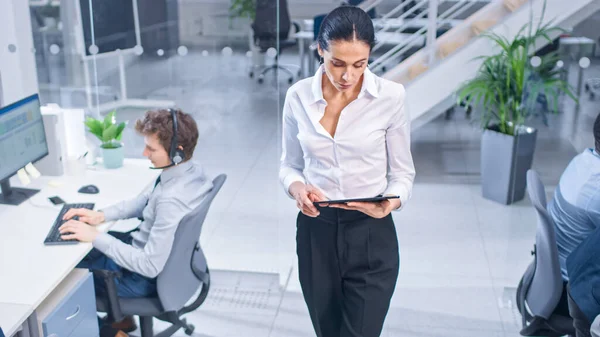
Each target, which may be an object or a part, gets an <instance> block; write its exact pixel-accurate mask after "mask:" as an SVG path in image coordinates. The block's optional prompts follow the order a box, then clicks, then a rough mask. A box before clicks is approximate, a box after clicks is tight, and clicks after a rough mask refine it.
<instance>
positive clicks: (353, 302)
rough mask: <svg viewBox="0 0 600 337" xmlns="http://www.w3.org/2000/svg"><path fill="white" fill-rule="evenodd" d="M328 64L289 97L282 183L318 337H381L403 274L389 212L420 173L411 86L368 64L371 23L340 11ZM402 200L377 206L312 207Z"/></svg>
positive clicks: (325, 38)
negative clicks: (408, 107)
mask: <svg viewBox="0 0 600 337" xmlns="http://www.w3.org/2000/svg"><path fill="white" fill-rule="evenodd" d="M317 43H318V52H319V55H320V56H321V57H322V65H321V67H320V68H319V70H318V71H317V73H316V74H315V76H314V77H312V78H307V79H304V80H302V81H299V82H298V83H296V84H295V85H294V86H292V87H291V88H290V89H289V91H288V92H287V96H286V99H285V104H284V110H283V154H282V159H281V167H280V180H281V182H282V184H283V185H284V188H285V191H286V192H287V193H288V194H289V195H290V197H292V198H294V199H296V203H297V206H298V208H299V209H300V211H301V212H300V213H299V214H298V219H297V237H296V240H297V254H298V264H299V278H300V283H301V286H302V292H303V294H304V299H305V301H306V304H307V306H308V309H309V312H310V317H311V320H312V323H313V327H314V329H315V332H316V333H317V336H319V337H358V336H361V337H363V336H364V337H367V336H368V337H375V336H379V335H380V333H381V329H382V327H383V322H384V320H385V316H386V315H387V312H388V308H389V304H390V300H391V297H392V294H393V292H394V287H395V285H396V279H397V277H398V270H399V253H398V239H397V236H396V229H395V227H394V221H393V219H392V216H391V214H390V213H391V211H393V210H397V209H400V208H401V207H403V206H404V205H405V204H406V202H407V201H408V199H409V198H410V195H411V190H412V185H413V179H414V176H415V169H414V165H413V161H412V156H411V153H410V118H409V116H408V115H407V114H406V113H405V111H404V94H405V91H404V88H403V86H402V85H401V84H398V83H395V82H391V81H388V80H385V79H382V78H380V77H378V76H376V75H374V74H373V73H372V72H371V71H369V69H368V67H367V63H368V59H369V56H370V53H371V49H372V48H373V45H374V44H375V33H374V29H373V23H372V21H371V19H370V18H369V16H368V15H367V14H366V13H365V12H364V11H363V10H361V9H359V8H357V7H352V6H343V7H339V8H337V9H335V10H333V11H332V12H331V13H329V15H328V16H327V17H325V19H324V20H323V23H322V25H321V29H320V32H319V35H318V38H317ZM378 195H394V196H399V198H398V199H390V200H386V201H383V202H379V203H374V202H352V203H346V204H341V205H333V204H329V205H328V206H326V207H316V206H315V205H314V204H313V202H315V201H323V200H333V199H348V198H363V197H374V196H378Z"/></svg>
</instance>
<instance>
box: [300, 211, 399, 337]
mask: <svg viewBox="0 0 600 337" xmlns="http://www.w3.org/2000/svg"><path fill="white" fill-rule="evenodd" d="M319 210H320V212H321V214H320V215H319V217H317V218H311V217H308V216H306V215H304V214H302V213H299V215H298V219H297V234H296V243H297V254H298V268H299V270H298V273H299V277H300V285H301V287H302V293H303V295H304V300H305V301H306V304H307V306H308V311H309V313H310V318H311V320H312V323H313V327H314V329H315V332H316V334H317V336H318V337H359V336H360V337H377V336H379V335H380V334H381V330H382V328H383V322H384V320H385V317H386V315H387V312H388V309H389V305H390V300H391V298H392V295H393V293H394V288H395V286H396V280H397V278H398V269H399V264H400V262H399V261H400V258H399V252H398V239H397V236H396V228H395V226H394V221H393V219H392V216H391V215H388V216H387V217H385V218H383V219H374V218H371V217H369V216H367V215H365V214H363V213H361V212H357V211H347V210H342V209H335V208H327V207H324V208H320V209H319Z"/></svg>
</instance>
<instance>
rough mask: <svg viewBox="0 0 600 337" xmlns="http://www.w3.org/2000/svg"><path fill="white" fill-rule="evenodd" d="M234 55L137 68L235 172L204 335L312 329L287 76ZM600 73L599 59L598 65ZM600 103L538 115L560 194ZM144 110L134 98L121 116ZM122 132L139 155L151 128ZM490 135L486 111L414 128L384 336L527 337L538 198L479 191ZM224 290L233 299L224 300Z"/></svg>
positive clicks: (203, 315) (222, 217)
mask: <svg viewBox="0 0 600 337" xmlns="http://www.w3.org/2000/svg"><path fill="white" fill-rule="evenodd" d="M233 60H234V62H225V63H224V62H223V61H217V60H215V59H214V58H211V56H208V57H204V56H201V54H200V53H194V52H190V54H189V55H188V56H187V58H186V59H185V61H182V60H179V61H178V62H179V63H177V62H169V63H166V62H158V61H148V62H146V63H143V64H137V65H134V66H132V67H131V68H130V69H129V70H128V79H129V80H130V86H129V91H130V93H131V94H132V95H133V96H135V97H150V98H168V99H172V100H175V101H176V102H177V104H178V105H179V106H180V107H182V108H183V110H185V111H187V112H190V113H192V114H193V115H194V117H195V118H196V120H197V121H198V125H199V128H200V140H199V143H198V147H197V151H196V154H195V158H196V160H197V161H198V162H200V163H202V164H203V165H204V167H205V168H206V170H207V172H208V173H209V174H210V175H211V176H214V175H215V174H218V173H226V174H228V180H227V182H226V184H225V186H224V187H223V189H222V192H221V193H220V195H219V196H217V198H216V200H215V202H214V204H213V207H212V209H211V212H210V214H209V216H208V217H207V219H206V222H205V228H204V230H203V234H202V240H201V241H202V246H203V248H204V250H205V252H206V255H207V257H208V260H209V263H210V265H211V268H212V269H213V270H215V275H217V276H215V278H214V280H213V285H214V287H215V288H214V289H213V291H212V292H211V294H210V296H209V300H208V302H207V305H206V306H204V307H201V308H200V309H199V310H197V311H196V312H194V313H191V314H189V315H188V320H189V321H191V322H192V323H193V324H195V326H196V333H195V336H211V337H217V336H220V337H233V336H252V337H263V336H264V337H267V336H270V337H296V336H297V337H308V336H314V334H313V332H312V327H311V324H310V319H309V317H308V312H307V310H306V307H305V305H304V302H303V299H302V294H301V292H300V285H299V283H298V276H297V267H296V262H295V224H294V222H295V214H296V212H297V211H296V209H295V207H294V203H293V202H292V201H291V200H290V199H288V198H287V197H286V196H285V195H284V193H283V191H282V189H281V187H280V186H279V183H278V178H277V171H278V160H279V150H280V124H281V123H280V113H281V112H280V109H279V106H280V105H281V104H282V100H283V97H284V96H283V95H284V94H285V89H286V88H287V85H286V82H285V79H282V80H281V81H280V82H279V84H277V82H276V81H274V80H273V79H271V78H269V79H268V80H267V82H266V83H265V84H262V85H259V84H257V83H256V82H255V81H253V80H251V79H249V78H248V77H247V74H246V73H245V68H244V67H245V63H244V62H245V61H246V60H245V58H244V56H235V55H234V56H233ZM293 61H294V60H290V62H293ZM599 73H600V67H598V66H594V67H593V68H592V69H590V70H589V72H588V73H586V76H597V75H598V74H599ZM111 83H113V84H114V79H109V80H108V81H107V82H106V83H103V84H106V85H113V84H111ZM278 86H279V88H278ZM599 110H600V109H598V108H597V105H596V104H595V103H593V102H589V101H588V100H587V98H585V99H583V101H582V102H581V107H580V111H579V113H578V114H575V113H574V106H573V105H565V106H564V107H563V109H562V113H561V114H560V115H558V116H553V117H552V118H551V119H550V126H549V127H546V126H543V125H541V123H539V122H538V121H534V122H532V125H534V126H537V127H539V135H538V142H537V149H536V153H535V159H534V164H533V166H534V169H536V170H537V171H538V172H539V173H540V175H541V177H542V179H543V181H544V183H545V184H546V187H547V191H548V193H551V192H552V191H553V188H554V186H555V185H556V183H557V182H558V179H559V177H560V174H561V172H562V170H563V169H564V168H565V167H566V165H567V163H568V162H569V160H570V159H571V158H572V157H573V156H574V155H575V154H576V153H577V152H578V151H580V150H581V149H582V148H583V147H584V146H588V145H590V144H591V141H590V139H591V130H590V125H591V124H590V120H593V118H595V116H596V115H597V113H598V111H599ZM141 114H142V111H141V110H132V109H122V110H120V111H119V112H118V118H119V119H128V120H131V121H133V120H134V119H136V118H139V117H140V116H141ZM573 120H575V121H573ZM132 124H133V123H130V125H132ZM124 139H125V142H126V146H127V152H128V155H130V156H139V155H140V153H141V149H142V148H141V142H142V140H141V138H139V137H138V136H136V135H134V134H133V132H132V131H131V130H128V131H127V133H126V135H125V137H124ZM479 140H480V131H479V128H478V125H477V121H470V120H467V119H465V117H464V115H463V114H462V113H461V111H457V113H456V114H455V115H454V116H453V118H452V119H450V120H445V119H444V118H443V116H441V117H440V118H437V119H435V120H434V121H432V122H431V123H428V124H427V125H425V126H423V127H422V128H420V129H418V130H416V131H414V132H413V143H412V151H413V156H414V160H415V166H416V168H417V178H416V181H415V186H414V192H413V198H412V200H411V201H410V204H408V205H407V207H406V208H405V209H404V210H403V211H402V212H399V213H395V214H394V219H395V221H396V223H397V231H398V239H399V242H400V252H401V271H400V276H399V279H398V283H397V288H396V292H395V295H394V298H393V300H392V305H391V308H390V312H389V314H388V319H387V321H386V324H385V328H384V332H383V335H382V336H386V337H396V336H407V337H454V336H456V337H471V336H473V337H481V336H486V337H488V336H489V337H496V336H498V337H513V336H518V330H519V322H520V317H519V316H518V314H517V313H516V311H515V309H514V300H513V299H514V292H515V289H514V288H515V287H516V285H517V283H518V281H519V278H520V276H521V274H522V272H523V271H524V270H525V268H526V266H527V265H528V264H529V262H530V261H531V255H530V250H531V248H532V244H533V242H534V236H535V226H536V222H535V215H534V213H533V210H532V208H531V206H530V203H529V202H528V200H527V198H526V199H525V200H523V201H520V202H517V203H515V204H513V205H511V206H503V205H499V204H496V203H494V202H491V201H488V200H485V199H483V198H482V197H481V192H480V188H481V187H480V185H479V179H480V177H479V174H480V164H479V156H480V146H479ZM573 144H575V147H574V146H573ZM232 272H236V273H232ZM227 273H230V274H227ZM226 275H229V276H226ZM277 275H280V277H278V276H277ZM261 277H262V279H263V280H270V281H268V282H267V281H265V282H264V283H260V282H258V283H256V284H255V285H254V288H253V289H254V290H253V291H255V292H254V293H253V294H254V295H252V296H259V297H260V296H263V295H264V292H265V291H266V289H271V291H272V292H270V293H269V296H268V299H267V301H266V303H267V304H266V306H265V307H260V308H247V307H244V308H241V309H240V308H237V309H236V308H234V307H232V305H231V303H233V302H235V301H233V300H232V299H231V298H229V299H227V296H225V295H223V293H224V292H225V293H226V292H227V289H229V290H231V289H233V288H235V286H234V285H232V284H231V282H232V278H233V279H236V280H238V279H239V280H245V281H244V282H250V281H248V280H251V279H254V278H261ZM240 282H241V281H240ZM244 282H242V283H244ZM273 282H275V283H277V284H280V285H281V286H278V287H273ZM238 288H239V287H238ZM242 288H243V287H242ZM215 289H216V290H215ZM219 289H221V290H220V291H219ZM273 289H275V290H273ZM250 292H251V293H252V291H250ZM261 294H262V295H261ZM223 296H225V297H223ZM219 298H220V300H221V303H223V301H225V302H227V301H229V302H227V303H230V304H229V305H224V306H222V307H218V306H217V305H215V303H216V302H215V301H217V300H219ZM224 298H225V299H224ZM232 301H233V302H232ZM242 302H243V301H242ZM244 303H245V302H244ZM157 324H159V323H157ZM178 336H184V334H183V332H179V333H178Z"/></svg>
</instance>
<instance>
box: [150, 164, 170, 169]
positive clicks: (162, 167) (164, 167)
mask: <svg viewBox="0 0 600 337" xmlns="http://www.w3.org/2000/svg"><path fill="white" fill-rule="evenodd" d="M171 166H175V164H173V163H171V164H169V165H167V166H161V167H150V169H151V170H162V169H166V168H169V167H171Z"/></svg>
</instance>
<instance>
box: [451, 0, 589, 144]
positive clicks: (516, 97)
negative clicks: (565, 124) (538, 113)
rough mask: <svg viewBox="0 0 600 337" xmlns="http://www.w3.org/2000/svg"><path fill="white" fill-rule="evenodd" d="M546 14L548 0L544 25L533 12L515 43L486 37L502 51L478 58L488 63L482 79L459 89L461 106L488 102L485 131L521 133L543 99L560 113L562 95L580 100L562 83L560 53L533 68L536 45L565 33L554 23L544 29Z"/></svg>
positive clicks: (479, 74) (491, 35) (481, 71)
mask: <svg viewBox="0 0 600 337" xmlns="http://www.w3.org/2000/svg"><path fill="white" fill-rule="evenodd" d="M545 10H546V3H545V2H544V6H543V9H542V16H541V19H540V23H539V24H538V25H537V27H535V30H534V27H533V13H531V14H530V22H529V23H527V24H525V25H524V26H523V27H522V28H521V29H520V30H519V32H518V33H517V35H516V36H515V37H514V38H513V39H512V40H509V39H507V38H506V37H504V36H500V35H498V34H495V33H492V32H488V33H484V34H483V36H484V37H485V38H488V39H490V40H491V41H493V42H494V44H495V45H496V46H497V47H499V48H500V51H499V52H498V53H496V54H492V55H490V56H482V57H480V58H477V59H482V60H483V63H482V64H481V66H480V67H479V70H478V72H477V75H476V76H475V78H473V79H471V80H469V81H467V82H466V83H465V84H464V85H463V86H462V87H461V88H460V89H459V90H458V92H457V96H458V101H459V103H460V102H463V103H466V104H467V105H468V106H474V105H477V104H479V103H481V104H482V106H483V115H482V124H483V127H484V128H487V129H489V128H494V129H496V128H497V131H499V132H501V133H504V134H508V135H515V132H516V130H519V128H520V127H521V126H523V125H524V123H525V121H526V120H527V118H528V117H529V116H530V115H531V113H532V111H533V110H534V109H533V107H534V105H535V104H536V103H537V101H538V99H539V98H542V100H545V101H546V102H547V103H551V104H552V108H551V109H549V110H550V111H551V112H557V111H558V100H559V98H560V94H561V93H565V94H567V95H568V96H569V97H571V98H572V99H573V100H575V101H577V98H576V97H575V96H574V94H573V92H572V91H571V88H570V86H569V84H568V83H567V82H566V81H564V80H562V79H560V76H559V75H560V70H559V69H556V62H557V61H558V60H559V58H558V56H557V54H556V53H549V54H546V55H543V56H538V57H540V60H541V64H539V65H536V66H533V65H532V64H531V63H532V62H531V59H532V57H534V56H535V55H533V52H534V51H535V50H536V48H535V47H536V42H538V41H539V40H546V41H548V42H550V43H552V39H551V38H550V36H551V35H552V34H554V33H556V32H561V31H563V30H562V29H561V28H558V27H553V26H552V22H549V23H547V24H544V25H542V22H543V17H544V13H545ZM525 32H526V33H525ZM517 132H518V131H517Z"/></svg>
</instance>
